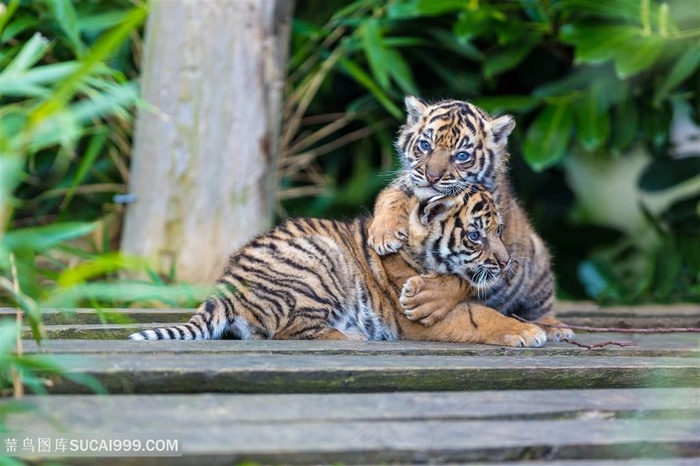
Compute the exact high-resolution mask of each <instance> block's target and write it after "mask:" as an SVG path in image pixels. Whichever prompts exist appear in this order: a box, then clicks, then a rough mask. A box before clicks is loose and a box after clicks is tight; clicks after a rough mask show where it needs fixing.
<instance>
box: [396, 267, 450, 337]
mask: <svg viewBox="0 0 700 466" xmlns="http://www.w3.org/2000/svg"><path fill="white" fill-rule="evenodd" d="M429 285H430V278H429V277H422V276H420V275H417V276H415V277H411V278H409V279H408V280H406V283H404V284H403V288H402V289H401V296H400V297H399V302H400V303H401V307H403V313H404V315H405V316H406V318H407V319H408V320H417V321H419V322H420V323H421V324H423V325H427V326H429V325H433V324H434V323H435V322H438V321H439V320H442V319H443V318H444V317H445V315H447V313H448V312H449V311H450V310H451V309H452V308H453V307H454V306H449V305H448V304H446V303H445V300H444V293H440V289H439V288H436V287H432V286H429Z"/></svg>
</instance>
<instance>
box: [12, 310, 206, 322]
mask: <svg viewBox="0 0 700 466" xmlns="http://www.w3.org/2000/svg"><path fill="white" fill-rule="evenodd" d="M15 313H16V311H15V310H14V309H10V308H0V319H3V318H8V319H14V318H15ZM193 313H194V309H104V310H102V311H98V310H95V309H87V308H81V309H61V310H59V309H45V310H43V311H42V313H41V317H42V321H43V322H44V325H76V324H81V325H84V324H93V325H96V324H102V323H103V322H112V323H125V324H126V323H146V324H150V323H181V322H187V320H188V319H189V318H190V317H191V316H192V314H193Z"/></svg>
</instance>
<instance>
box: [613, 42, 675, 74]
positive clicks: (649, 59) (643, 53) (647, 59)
mask: <svg viewBox="0 0 700 466" xmlns="http://www.w3.org/2000/svg"><path fill="white" fill-rule="evenodd" d="M664 45H665V41H664V40H663V39H661V38H659V37H657V36H650V37H638V38H637V39H636V40H633V41H629V42H625V43H624V44H622V45H621V46H620V47H619V48H618V49H617V52H616V53H615V72H616V73H617V75H618V76H619V78H620V79H625V78H628V77H630V76H634V75H635V74H637V73H640V72H642V71H644V70H646V69H647V68H650V67H651V66H652V65H653V64H654V63H655V62H656V59H657V58H659V56H660V55H661V52H662V51H663V49H664Z"/></svg>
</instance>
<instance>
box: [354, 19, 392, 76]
mask: <svg viewBox="0 0 700 466" xmlns="http://www.w3.org/2000/svg"><path fill="white" fill-rule="evenodd" d="M358 32H359V34H360V36H361V38H362V48H363V49H364V50H365V55H366V56H367V62H368V63H369V69H370V70H371V71H372V76H374V79H376V81H377V84H379V86H380V87H381V88H383V89H389V69H388V68H387V61H386V57H385V54H386V50H385V48H384V44H383V37H382V31H381V29H380V26H379V21H378V20H377V19H376V18H372V19H370V20H367V21H365V22H363V23H362V26H360V29H359V31H358Z"/></svg>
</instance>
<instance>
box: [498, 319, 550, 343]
mask: <svg viewBox="0 0 700 466" xmlns="http://www.w3.org/2000/svg"><path fill="white" fill-rule="evenodd" d="M503 342H504V344H506V345H507V346H516V347H527V348H538V347H540V346H542V345H544V344H545V343H547V332H545V331H544V330H543V329H542V328H541V327H538V326H537V325H533V324H522V327H521V328H520V329H519V331H517V332H514V333H506V334H505V335H504V336H503Z"/></svg>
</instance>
